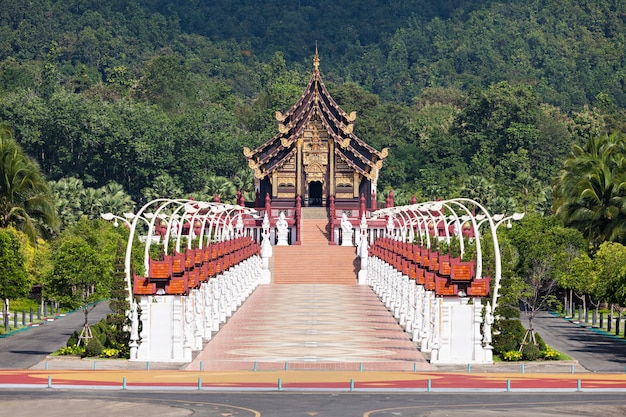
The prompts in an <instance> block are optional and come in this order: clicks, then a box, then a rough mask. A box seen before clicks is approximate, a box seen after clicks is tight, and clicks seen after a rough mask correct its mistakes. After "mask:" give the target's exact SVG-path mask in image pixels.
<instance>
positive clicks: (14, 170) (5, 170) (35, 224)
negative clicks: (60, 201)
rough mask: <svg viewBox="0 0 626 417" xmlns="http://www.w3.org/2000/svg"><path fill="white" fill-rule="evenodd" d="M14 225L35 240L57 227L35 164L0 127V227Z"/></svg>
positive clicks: (50, 200)
mask: <svg viewBox="0 0 626 417" xmlns="http://www.w3.org/2000/svg"><path fill="white" fill-rule="evenodd" d="M9 225H12V226H14V227H15V228H16V229H18V230H21V231H23V232H24V233H26V235H27V236H28V237H29V239H30V240H31V241H32V242H33V243H35V242H36V239H37V237H39V236H42V237H49V236H50V235H51V234H52V232H54V231H56V230H57V229H58V226H59V219H58V217H57V213H56V210H55V205H54V198H53V196H52V194H51V193H50V189H49V188H48V183H47V182H46V180H45V178H44V177H43V175H42V173H41V170H40V169H39V166H38V165H37V163H36V162H35V161H34V160H32V159H31V158H30V157H29V156H28V155H26V154H25V153H24V152H23V151H22V148H21V147H20V146H19V145H18V144H17V142H15V140H13V137H12V134H11V131H10V129H8V128H7V127H6V126H2V128H1V129H0V227H3V228H5V227H7V226H9Z"/></svg>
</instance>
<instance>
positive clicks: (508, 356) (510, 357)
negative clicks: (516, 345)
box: [502, 350, 523, 362]
mask: <svg viewBox="0 0 626 417" xmlns="http://www.w3.org/2000/svg"><path fill="white" fill-rule="evenodd" d="M522 356H523V355H522V352H520V351H518V350H509V351H508V352H504V353H503V354H502V359H503V360H505V361H510V362H514V361H519V360H520V359H522Z"/></svg>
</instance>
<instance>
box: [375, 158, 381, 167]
mask: <svg viewBox="0 0 626 417" xmlns="http://www.w3.org/2000/svg"><path fill="white" fill-rule="evenodd" d="M374 166H375V167H376V169H381V168H382V167H383V161H381V160H380V159H379V160H378V161H376V165H374Z"/></svg>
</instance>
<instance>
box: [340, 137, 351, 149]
mask: <svg viewBox="0 0 626 417" xmlns="http://www.w3.org/2000/svg"><path fill="white" fill-rule="evenodd" d="M339 146H341V147H342V148H344V149H345V148H347V147H348V146H350V138H345V139H344V140H340V141H339Z"/></svg>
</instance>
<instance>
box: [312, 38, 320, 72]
mask: <svg viewBox="0 0 626 417" xmlns="http://www.w3.org/2000/svg"><path fill="white" fill-rule="evenodd" d="M313 69H315V72H318V71H319V70H320V56H319V54H318V53H317V42H315V58H313Z"/></svg>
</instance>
